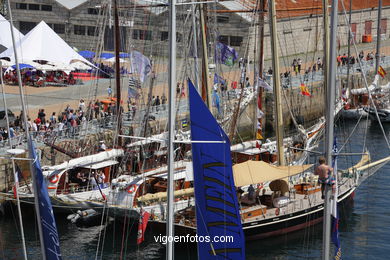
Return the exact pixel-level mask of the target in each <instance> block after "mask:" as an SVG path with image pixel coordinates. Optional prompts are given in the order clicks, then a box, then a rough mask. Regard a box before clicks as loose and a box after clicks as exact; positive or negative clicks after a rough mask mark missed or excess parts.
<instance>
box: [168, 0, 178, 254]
mask: <svg viewBox="0 0 390 260" xmlns="http://www.w3.org/2000/svg"><path fill="white" fill-rule="evenodd" d="M168 88H169V91H168V95H169V104H168V107H169V112H168V189H167V192H168V194H167V196H168V197H167V218H166V220H167V225H166V231H167V236H168V242H167V251H166V259H168V260H171V259H173V253H174V241H173V240H172V239H173V235H174V228H173V221H174V219H175V218H174V208H173V206H174V205H173V204H174V162H173V159H174V147H173V141H174V140H175V93H176V91H175V90H176V0H170V1H169V67H168Z"/></svg>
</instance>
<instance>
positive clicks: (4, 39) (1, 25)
mask: <svg viewBox="0 0 390 260" xmlns="http://www.w3.org/2000/svg"><path fill="white" fill-rule="evenodd" d="M13 28H14V35H15V42H16V43H18V42H19V41H20V39H22V38H23V36H24V35H23V34H22V33H21V32H19V31H18V30H17V29H16V28H15V27H13ZM0 45H2V46H4V47H5V48H6V49H8V48H10V47H12V37H11V28H10V25H9V22H8V21H7V20H6V19H5V18H4V17H3V16H2V15H1V14H0Z"/></svg>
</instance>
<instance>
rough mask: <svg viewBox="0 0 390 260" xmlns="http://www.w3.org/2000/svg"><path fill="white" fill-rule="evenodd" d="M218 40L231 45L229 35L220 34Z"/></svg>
mask: <svg viewBox="0 0 390 260" xmlns="http://www.w3.org/2000/svg"><path fill="white" fill-rule="evenodd" d="M218 40H219V42H221V43H223V44H226V45H229V36H227V35H220V36H219V38H218Z"/></svg>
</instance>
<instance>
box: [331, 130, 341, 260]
mask: <svg viewBox="0 0 390 260" xmlns="http://www.w3.org/2000/svg"><path fill="white" fill-rule="evenodd" d="M333 153H334V154H337V143H336V137H335V139H334V143H333ZM332 167H333V176H334V186H335V188H334V192H333V199H332V208H331V215H332V235H331V236H332V242H333V244H334V245H335V248H336V249H335V256H334V257H335V259H337V260H340V259H341V246H340V236H339V213H338V209H337V197H338V183H337V155H336V156H334V157H333V162H332Z"/></svg>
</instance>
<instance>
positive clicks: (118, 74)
mask: <svg viewBox="0 0 390 260" xmlns="http://www.w3.org/2000/svg"><path fill="white" fill-rule="evenodd" d="M114 33H115V83H116V113H117V129H118V133H119V134H121V121H122V120H121V112H122V111H121V71H120V60H119V52H120V32H119V16H118V8H117V0H114ZM118 145H119V146H121V145H122V139H121V138H120V137H118Z"/></svg>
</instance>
